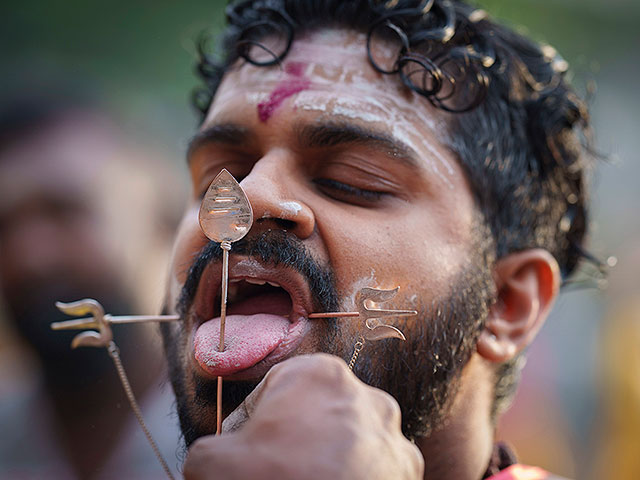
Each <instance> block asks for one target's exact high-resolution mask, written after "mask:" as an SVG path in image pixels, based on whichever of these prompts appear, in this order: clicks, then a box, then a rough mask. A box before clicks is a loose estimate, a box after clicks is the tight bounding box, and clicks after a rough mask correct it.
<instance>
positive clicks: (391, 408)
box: [372, 387, 402, 426]
mask: <svg viewBox="0 0 640 480" xmlns="http://www.w3.org/2000/svg"><path fill="white" fill-rule="evenodd" d="M372 390H373V392H374V393H373V395H374V398H375V404H376V407H377V408H378V411H379V412H380V413H381V414H382V417H383V418H384V419H385V420H387V421H388V422H392V423H397V424H398V426H399V425H400V420H401V417H402V412H401V410H400V405H399V404H398V402H397V401H396V399H395V398H394V397H393V396H392V395H391V394H389V393H387V392H385V391H384V390H380V389H378V388H373V387H372Z"/></svg>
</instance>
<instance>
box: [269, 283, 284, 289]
mask: <svg viewBox="0 0 640 480" xmlns="http://www.w3.org/2000/svg"><path fill="white" fill-rule="evenodd" d="M267 283H268V284H269V285H271V286H272V287H279V288H282V287H280V285H279V284H277V283H274V282H267Z"/></svg>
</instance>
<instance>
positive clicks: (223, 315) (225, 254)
mask: <svg viewBox="0 0 640 480" xmlns="http://www.w3.org/2000/svg"><path fill="white" fill-rule="evenodd" d="M220 247H221V248H222V299H221V302H220V345H219V348H218V351H219V352H224V330H225V327H226V322H227V292H228V290H229V250H231V243H229V242H221V244H220ZM221 433H222V377H218V390H217V399H216V435H220V434H221Z"/></svg>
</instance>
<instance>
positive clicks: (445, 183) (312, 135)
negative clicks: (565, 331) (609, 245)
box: [163, 0, 588, 479]
mask: <svg viewBox="0 0 640 480" xmlns="http://www.w3.org/2000/svg"><path fill="white" fill-rule="evenodd" d="M227 19H228V22H229V26H228V28H227V30H226V33H225V36H224V40H223V46H224V49H223V50H224V57H223V58H220V57H219V56H218V57H214V56H213V55H212V54H210V53H209V52H208V45H207V43H206V42H203V43H202V44H201V50H200V53H201V61H200V65H199V72H200V74H201V75H202V77H203V78H204V80H205V82H206V85H205V88H204V89H203V90H202V91H200V92H198V94H197V95H196V97H195V99H196V104H197V105H198V106H199V107H200V108H201V110H202V112H203V122H202V125H201V128H200V130H199V132H198V133H197V134H196V135H195V137H194V139H193V141H192V142H191V144H190V147H189V151H188V165H189V169H190V172H191V179H192V184H193V196H192V200H191V202H190V206H189V208H188V209H187V211H186V213H185V215H184V218H183V221H182V224H181V226H180V229H179V232H178V236H177V239H176V242H175V247H174V257H173V261H172V271H171V275H170V281H169V287H168V293H167V297H166V306H165V310H166V312H167V313H174V312H176V313H179V314H180V316H181V321H180V322H179V323H178V324H176V325H164V326H163V337H164V342H165V349H166V352H167V357H168V361H169V366H170V373H171V378H172V384H173V387H174V390H175V392H176V395H177V398H178V410H179V416H180V422H181V427H182V430H183V434H184V437H185V441H186V445H187V447H189V453H188V457H187V461H186V464H185V471H184V473H185V477H186V478H189V479H200V478H225V479H229V478H279V479H282V478H287V479H294V478H295V479H300V478H323V479H326V478H332V479H337V478H340V479H343V478H344V479H347V478H367V479H371V478H385V479H386V478H394V479H395V478H402V479H404V478H407V479H409V478H411V479H415V478H423V477H424V478H430V479H453V478H455V479H481V478H496V479H497V478H519V477H517V475H518V471H520V472H522V471H523V470H522V469H523V468H524V467H520V466H517V465H512V464H514V463H515V461H514V460H513V459H512V458H511V456H510V454H509V452H508V450H507V449H506V448H504V447H503V446H501V445H495V444H494V432H495V424H496V420H497V418H498V416H499V415H500V413H501V412H502V411H503V410H504V408H505V406H506V404H507V403H508V401H509V399H510V398H511V396H512V394H513V391H514V389H515V386H516V384H517V379H518V371H519V368H520V366H521V364H522V362H521V360H522V355H523V352H524V351H525V349H526V347H527V346H528V345H529V344H530V343H531V341H532V340H533V339H534V337H535V336H536V333H537V332H538V330H539V329H540V327H541V326H542V324H543V323H544V321H545V319H546V317H547V316H548V313H549V311H550V309H551V306H552V304H553V302H554V300H555V298H556V296H557V294H558V290H559V286H560V284H561V282H562V281H563V280H564V279H566V278H567V277H568V276H569V275H571V273H572V272H573V271H574V269H575V268H576V265H577V264H578V262H579V260H580V257H581V256H582V252H583V249H582V243H583V238H584V235H585V223H586V222H585V218H586V206H585V191H584V180H583V169H584V163H585V159H584V157H585V155H584V154H583V150H584V149H583V148H582V144H581V138H582V136H581V134H582V133H583V132H585V131H587V129H588V119H587V113H586V110H585V107H584V105H583V103H582V101H581V100H580V99H579V98H578V97H577V96H576V95H575V93H574V92H573V91H572V90H571V89H570V87H569V86H568V85H567V84H566V83H565V81H564V79H563V73H564V72H565V70H566V67H567V65H566V62H564V61H563V60H562V59H561V58H560V57H559V56H558V55H557V54H556V53H555V51H554V50H553V49H552V48H551V47H540V46H537V45H535V44H533V43H532V42H530V41H529V40H527V39H525V38H523V37H522V36H520V35H517V34H516V33H514V32H513V31H511V30H509V29H507V28H505V27H503V26H500V25H498V24H496V23H494V22H493V21H491V20H490V19H489V18H488V16H487V15H486V14H485V13H484V12H483V11H479V10H475V9H473V8H471V7H470V6H468V5H465V4H463V3H461V2H457V1H447V0H428V1H413V0H406V1H403V0H394V1H388V2H376V1H364V0H362V1H358V0H355V1H331V0H327V1H311V0H309V1H306V0H296V1H293V0H267V1H259V0H255V1H251V0H249V1H241V2H235V3H232V4H231V5H230V6H229V7H228V9H227ZM223 168H226V169H227V170H228V171H230V172H231V173H232V174H233V175H234V176H235V177H236V178H237V179H238V180H239V181H240V184H241V186H242V187H243V189H244V190H245V192H246V194H247V196H248V198H249V201H250V202H251V204H252V206H253V213H254V218H255V221H254V225H253V227H252V229H251V231H250V232H249V234H248V235H247V237H245V239H243V240H242V241H240V242H237V243H235V244H234V245H233V248H232V250H231V257H230V264H229V278H230V282H231V286H230V293H229V307H228V310H227V312H228V317H227V339H228V342H227V348H226V350H225V352H223V353H221V352H218V351H217V350H216V349H215V348H213V347H210V346H209V347H208V346H207V345H217V341H218V335H219V332H218V331H217V330H216V328H215V325H217V324H218V322H219V319H218V317H219V315H220V291H221V283H220V278H221V250H220V247H219V245H218V244H216V243H214V242H209V241H208V240H207V238H206V237H205V236H204V234H203V233H202V231H201V230H200V228H199V225H198V210H199V206H200V203H201V201H202V198H203V196H204V194H205V192H206V191H207V187H208V186H209V184H210V183H211V181H212V180H213V178H214V177H215V176H216V175H217V174H218V173H219V172H220V171H221V169H223ZM367 286H368V287H376V288H395V287H397V286H398V287H400V292H399V294H398V295H397V296H396V298H394V300H393V302H392V303H393V307H394V308H404V309H406V308H414V309H415V310H417V311H418V312H419V313H418V316H417V317H406V318H404V319H402V320H401V321H398V322H397V323H396V326H397V327H399V328H400V329H401V330H402V331H403V332H404V334H405V335H406V337H407V341H406V342H400V341H398V340H393V339H388V340H382V341H380V342H376V343H374V342H368V343H366V344H365V345H364V348H363V349H362V351H361V353H360V355H359V358H358V360H357V362H356V364H355V367H354V369H353V373H352V372H351V371H350V370H349V369H348V368H347V364H346V362H348V361H349V359H350V358H351V356H352V353H353V350H354V342H356V341H357V340H358V338H359V337H360V335H361V332H362V328H363V325H362V323H361V322H358V321H355V320H348V319H330V320H326V319H322V320H320V319H309V314H310V313H312V312H327V311H337V310H342V311H352V310H354V309H355V308H356V305H355V297H356V294H357V292H358V291H359V290H360V289H361V288H362V287H367ZM320 352H322V353H320ZM217 376H223V377H224V380H225V387H224V396H223V413H224V416H225V417H226V419H225V422H224V425H223V431H224V432H225V433H223V435H221V436H215V437H214V436H212V433H213V432H214V431H215V421H216V413H215V412H216V388H215V379H216V377H217ZM500 472H502V473H500ZM527 472H528V473H526V474H527V475H529V476H527V477H526V478H549V477H547V476H546V474H544V473H543V472H542V471H541V470H539V469H529V470H528V471H527ZM523 478H524V477H523Z"/></svg>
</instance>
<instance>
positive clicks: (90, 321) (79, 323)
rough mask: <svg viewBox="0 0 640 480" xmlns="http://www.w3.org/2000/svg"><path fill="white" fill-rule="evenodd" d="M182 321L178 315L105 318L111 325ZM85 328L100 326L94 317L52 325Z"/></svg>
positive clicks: (65, 328)
mask: <svg viewBox="0 0 640 480" xmlns="http://www.w3.org/2000/svg"><path fill="white" fill-rule="evenodd" d="M176 320H180V317H179V316H178V315H124V316H116V317H112V316H110V315H105V316H104V321H105V322H107V323H111V324H121V323H148V322H175V321H176ZM83 328H98V324H97V323H96V321H95V318H93V317H87V318H78V319H76V320H66V321H64V322H54V323H52V324H51V329H52V330H78V329H83Z"/></svg>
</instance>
